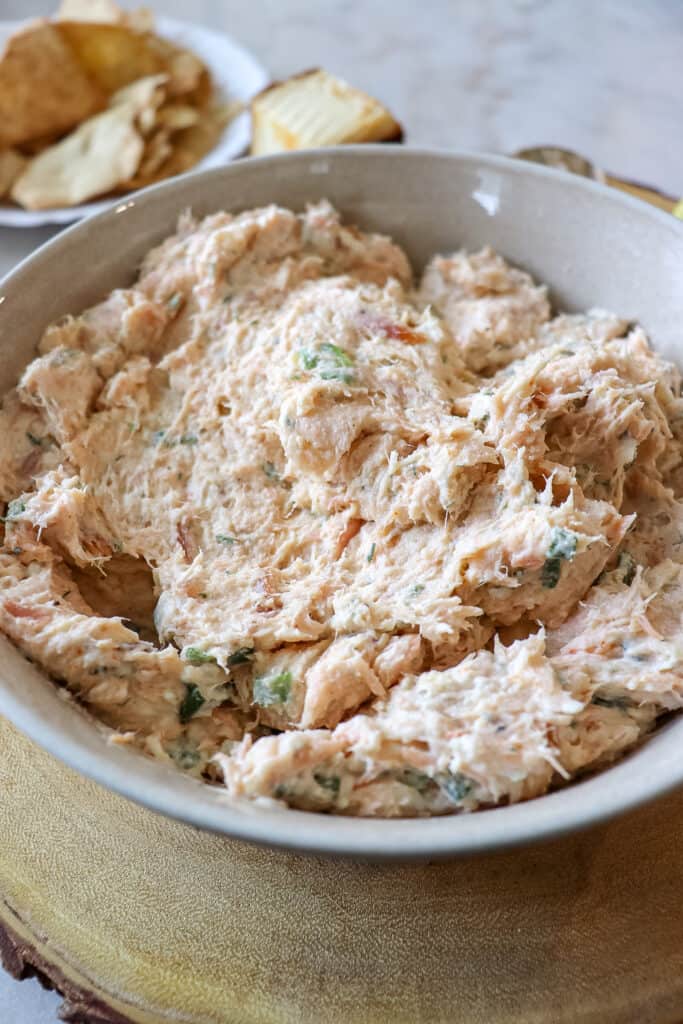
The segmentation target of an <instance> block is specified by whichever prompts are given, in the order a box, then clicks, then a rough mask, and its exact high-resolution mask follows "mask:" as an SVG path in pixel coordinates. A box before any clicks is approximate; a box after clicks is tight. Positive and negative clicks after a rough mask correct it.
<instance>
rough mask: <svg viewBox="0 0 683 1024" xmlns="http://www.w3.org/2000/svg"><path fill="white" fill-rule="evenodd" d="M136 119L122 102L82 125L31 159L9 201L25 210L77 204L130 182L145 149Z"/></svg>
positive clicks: (134, 111)
mask: <svg viewBox="0 0 683 1024" xmlns="http://www.w3.org/2000/svg"><path fill="white" fill-rule="evenodd" d="M135 117H136V109H135V106H134V105H133V104H131V103H128V104H125V103H123V104H118V105H116V106H113V107H111V108H110V109H109V110H105V111H104V113H102V114H97V115H96V116H95V117H91V118H90V119H89V120H87V121H84V122H83V124H82V125H81V126H80V127H79V128H77V129H76V130H75V131H74V132H72V133H71V135H68V136H67V137H66V138H65V139H62V141H61V142H58V143H57V144H56V145H54V146H50V147H49V148H48V149H46V150H45V151H44V152H43V153H41V154H40V155H39V156H37V157H34V159H33V160H31V161H30V163H29V165H28V167H27V168H26V170H25V171H24V173H23V174H22V175H21V176H20V177H19V178H18V179H17V181H16V182H15V183H14V186H13V188H12V191H11V196H12V198H13V199H14V200H15V201H16V202H17V203H20V204H21V205H22V206H24V207H26V209H29V210H44V209H48V208H50V207H53V206H75V205H76V204H78V203H82V202H84V201H85V200H86V199H92V198H93V197H94V196H99V195H103V194H104V193H105V192H110V191H111V190H112V189H113V188H115V187H116V186H117V185H118V184H119V183H120V182H122V181H127V180H129V179H130V178H131V177H132V176H133V174H134V173H135V171H136V169H137V167H138V166H139V164H140V160H141V159H142V154H143V152H144V147H145V144H144V140H143V138H142V136H141V135H140V133H139V132H138V131H137V130H136V128H135Z"/></svg>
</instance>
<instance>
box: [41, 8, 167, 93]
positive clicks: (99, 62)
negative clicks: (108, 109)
mask: <svg viewBox="0 0 683 1024" xmlns="http://www.w3.org/2000/svg"><path fill="white" fill-rule="evenodd" d="M56 28H57V30H58V31H59V33H60V34H61V36H62V38H63V39H64V41H65V42H66V43H67V45H68V46H69V47H70V48H71V50H72V52H73V54H74V55H75V57H76V59H77V60H78V62H79V64H80V65H81V67H83V68H84V69H85V71H86V72H87V74H88V75H89V76H90V77H91V78H92V80H93V81H94V82H96V83H97V85H98V86H99V88H100V89H101V90H102V91H103V92H104V93H106V94H107V95H111V94H112V93H114V92H117V91H118V90H119V89H123V87H124V86H126V85H130V83H131V82H134V81H135V80H136V79H137V78H146V77H147V76H148V75H158V74H163V73H164V71H165V70H166V68H165V61H164V57H163V55H162V53H161V52H159V50H158V49H157V47H156V46H155V45H154V38H155V37H154V36H152V35H150V34H149V33H144V32H133V31H132V30H131V29H130V28H128V27H127V26H126V25H109V24H103V23H99V22H79V21H59V22H57V23H56Z"/></svg>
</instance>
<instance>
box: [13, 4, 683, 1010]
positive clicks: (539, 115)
mask: <svg viewBox="0 0 683 1024" xmlns="http://www.w3.org/2000/svg"><path fill="white" fill-rule="evenodd" d="M147 3H148V4H149V5H150V6H151V5H153V6H154V7H155V9H156V10H157V11H158V12H159V13H163V14H167V15H170V16H172V17H177V18H186V17H188V12H190V11H191V16H192V18H193V20H195V21H198V22H201V23H204V24H206V25H210V26H213V27H215V28H216V29H219V30H222V31H225V32H229V33H230V34H231V35H233V36H234V37H235V38H236V39H237V40H238V41H239V42H241V43H242V44H243V45H245V46H246V47H248V48H250V49H251V50H253V51H254V53H255V54H256V55H257V56H258V57H259V58H260V59H261V61H262V62H263V63H264V64H265V65H266V67H268V68H269V70H270V71H271V72H272V73H273V77H281V76H284V75H288V74H290V73H292V72H294V71H299V70H302V69H304V68H308V67H313V66H316V65H323V66H324V67H326V68H328V69H329V70H331V71H334V72H336V73H337V74H339V75H342V76H343V77H345V78H347V79H348V80H349V81H350V82H352V83H353V84H354V85H358V86H360V87H361V88H364V89H366V90H367V91H368V92H371V93H373V94H375V95H376V96H378V97H379V98H381V99H382V100H384V101H385V102H386V103H387V104H388V105H389V106H390V107H391V109H392V110H393V112H394V113H395V115H396V116H397V117H398V118H399V120H401V121H402V123H403V125H404V128H405V130H406V136H407V141H408V143H412V144H424V145H438V146H454V147H460V148H465V149H484V150H489V151H492V152H499V153H506V152H511V151H513V150H515V149H519V148H521V147H523V146H531V145H538V144H542V143H546V144H551V143H555V144H560V145H564V146H567V147H569V148H571V149H575V150H577V151H578V152H581V153H583V154H584V155H586V156H588V157H589V158H590V159H592V160H593V161H595V162H596V163H598V164H599V165H601V166H602V167H604V168H606V169H608V170H611V171H613V172H615V173H617V174H621V175H623V176H624V177H630V178H633V179H635V180H639V181H641V182H644V183H647V184H652V185H655V186H658V187H660V188H661V189H663V190H666V191H669V192H670V193H672V194H675V195H683V131H682V130H681V129H682V124H683V61H682V60H681V54H682V53H683V0H649V2H644V0H601V2H600V3H599V4H598V3H595V2H593V0H422V2H421V3H416V2H414V0H249V2H248V3H238V2H237V0H193V2H192V3H191V4H188V3H187V0H156V2H154V3H153V0H147ZM125 6H131V5H130V4H126V5H125ZM53 7H54V4H51V3H48V2H44V0H0V19H9V18H26V17H28V16H31V15H44V14H47V13H49V12H50V11H51V10H52V9H53ZM52 233H53V232H52V231H51V230H49V229H38V230H34V231H23V232H22V231H18V230H10V229H0V275H1V274H2V273H4V272H5V271H7V270H9V269H10V267H11V266H13V265H14V264H15V263H16V262H17V261H18V260H19V259H20V258H21V257H23V256H24V255H27V254H28V253H29V252H30V251H31V249H32V248H33V247H34V246H35V245H37V244H38V243H39V242H41V241H43V240H44V239H45V238H48V237H49V236H50V234H52ZM57 1005H58V1000H57V999H56V998H55V997H54V996H53V995H51V994H48V993H45V992H43V991H42V990H41V989H40V988H39V986H38V985H37V984H36V983H35V982H24V983H22V984H21V985H17V984H15V983H14V982H12V981H10V979H9V978H8V977H7V976H5V975H3V974H2V973H1V972H0V1021H2V1024H55V1021H56V1020H57V1017H56V1008H57Z"/></svg>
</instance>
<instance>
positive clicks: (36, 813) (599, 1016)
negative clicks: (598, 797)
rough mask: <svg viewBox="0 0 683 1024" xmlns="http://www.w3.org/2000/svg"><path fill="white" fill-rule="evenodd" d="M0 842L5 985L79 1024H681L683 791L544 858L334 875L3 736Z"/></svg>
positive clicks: (538, 853)
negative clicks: (31, 982) (61, 999)
mask: <svg viewBox="0 0 683 1024" xmlns="http://www.w3.org/2000/svg"><path fill="white" fill-rule="evenodd" d="M323 827H324V824H323ZM377 827H378V828H381V827H382V826H381V823H378V826H377ZM0 839H1V841H0V895H1V897H2V901H1V902H0V921H1V922H2V924H3V926H4V931H3V933H2V934H3V940H2V942H1V943H0V945H1V946H2V949H3V953H4V960H5V966H6V967H7V968H8V969H9V970H11V971H12V972H13V973H15V974H17V975H21V974H22V972H26V971H30V970H31V969H32V967H35V968H37V969H38V971H39V972H40V973H41V974H42V976H43V978H44V979H46V980H48V981H49V982H51V983H52V984H53V985H55V986H56V987H57V988H58V989H59V990H60V991H61V992H62V993H63V994H64V996H65V1005H64V1009H63V1016H64V1019H66V1020H68V1021H70V1022H72V1024H113V1022H116V1024H126V1022H135V1024H162V1022H164V1024H167V1022H171V1021H173V1022H184V1024H323V1022H324V1024H442V1022H443V1024H454V1022H457V1024H460V1022H462V1024H498V1022H506V1024H509V1022H515V1024H541V1022H543V1024H546V1022H548V1024H558V1022H559V1024H562V1022H572V1024H574V1022H581V1024H680V1022H681V1021H682V1020H683V843H682V840H683V791H679V792H677V793H675V794H673V795H671V796H669V797H667V798H665V799H663V800H660V801H659V802H658V803H656V804H651V805H650V806H648V807H645V808H643V809H641V810H639V811H637V812H635V813H633V814H631V815H629V816H628V817H626V818H622V819H620V820H619V821H616V822H613V823H611V824H609V825H607V826H604V827H601V828H596V829H593V830H591V831H590V832H585V833H583V834H582V835H578V836H573V837H569V838H566V839H564V840H561V841H560V840H558V841H554V842H552V843H547V844H545V845H540V846H537V847H534V848H531V849H525V850H513V851H511V852H507V853H503V854H496V855H490V856H485V857H479V858H476V859H472V858H470V859H463V860H457V861H451V862H449V863H443V864H421V865H420V864H413V865H370V864H361V863H351V862H342V861H332V860H322V859H314V858H305V857H299V856H296V855H293V854H289V853H281V852H277V851H270V850H267V849H260V848H257V847H253V846H249V845H247V844H244V843H241V842H233V841H229V840H226V839H223V838H221V837H219V836H213V835H208V834H205V833H202V832H200V831H197V830H196V829H193V828H190V827H187V826H184V825H180V824H178V823H176V822H172V821H169V820H167V819H164V818H161V817H158V816H156V815H154V814H152V813H150V812H149V811H146V810H143V809H142V808H140V807H137V806H136V805H134V804H132V803H129V802H128V801H126V800H124V799H122V798H120V797H118V796H114V795H113V794H112V793H109V792H108V791H107V790H105V789H102V788H101V787H99V786H97V785H95V784H94V783H92V782H89V781H87V780H85V779H83V778H81V777H80V776H78V775H77V774H75V773H74V772H72V771H71V770H70V769H68V768H65V767H64V766H63V765H62V764H60V763H58V762H57V761H55V760H54V759H53V758H52V757H51V756H49V755H48V754H46V753H44V752H43V751H41V750H40V749H38V748H37V747H35V746H34V745H33V744H32V743H31V742H30V741H29V740H27V739H26V738H24V737H23V736H22V735H20V734H19V733H18V732H17V731H16V730H15V729H14V728H13V727H12V726H10V725H9V724H8V723H7V722H6V721H4V720H2V719H0Z"/></svg>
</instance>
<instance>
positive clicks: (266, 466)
mask: <svg viewBox="0 0 683 1024" xmlns="http://www.w3.org/2000/svg"><path fill="white" fill-rule="evenodd" d="M261 469H262V470H263V472H264V473H265V474H266V476H267V477H268V479H269V480H272V481H273V482H274V483H277V484H279V483H281V482H282V477H281V476H280V474H279V473H278V471H277V469H276V468H275V466H274V465H273V463H272V462H264V463H263V465H262V466H261Z"/></svg>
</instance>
